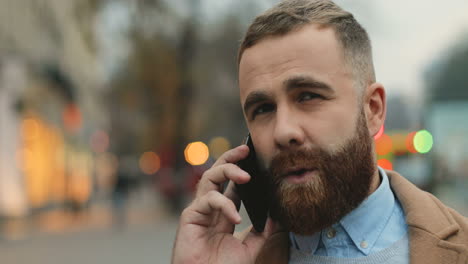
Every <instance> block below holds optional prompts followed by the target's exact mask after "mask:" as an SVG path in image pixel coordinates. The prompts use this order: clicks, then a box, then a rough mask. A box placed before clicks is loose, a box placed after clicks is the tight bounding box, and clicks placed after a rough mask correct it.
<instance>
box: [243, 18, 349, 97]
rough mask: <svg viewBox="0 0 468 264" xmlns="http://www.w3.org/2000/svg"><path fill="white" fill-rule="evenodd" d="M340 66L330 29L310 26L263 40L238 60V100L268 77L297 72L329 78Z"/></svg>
mask: <svg viewBox="0 0 468 264" xmlns="http://www.w3.org/2000/svg"><path fill="white" fill-rule="evenodd" d="M343 64H344V63H343V59H342V56H341V51H340V47H339V45H338V42H337V40H336V36H335V33H334V30H333V29H331V28H330V27H322V26H320V25H316V24H310V25H307V26H304V27H302V28H300V29H298V30H296V31H293V32H290V33H288V34H286V35H283V36H272V37H267V38H265V39H263V40H261V41H259V42H258V43H256V44H255V45H254V46H252V47H250V48H247V49H246V50H245V51H244V53H243V55H242V57H241V60H240V63H239V87H240V94H241V98H245V96H246V94H245V93H246V92H247V91H246V90H247V89H249V90H250V89H252V87H256V86H257V84H258V83H262V84H263V85H264V84H268V82H270V81H271V80H270V78H271V76H278V75H280V74H282V73H285V72H287V71H294V70H295V69H300V68H303V69H309V70H312V71H313V70H318V71H320V70H324V71H326V73H327V74H333V72H334V71H342V70H343V68H344V67H343ZM299 73H300V72H299ZM302 73H307V72H302ZM310 74H314V73H310Z"/></svg>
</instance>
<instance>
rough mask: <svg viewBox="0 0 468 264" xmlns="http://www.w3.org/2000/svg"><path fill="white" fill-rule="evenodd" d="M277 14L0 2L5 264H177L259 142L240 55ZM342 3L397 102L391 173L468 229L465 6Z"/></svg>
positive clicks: (262, 4) (151, 2)
mask: <svg viewBox="0 0 468 264" xmlns="http://www.w3.org/2000/svg"><path fill="white" fill-rule="evenodd" d="M275 2H278V1H277V0H276V1H275V0H261V1H260V0H237V1H233V0H66V1H64V0H0V262H1V263H8V264H10V263H12V264H22V263H47V264H55V263H72V264H73V263H103V264H105V263H112V264H119V263H132V262H135V263H168V262H169V260H170V254H171V252H170V251H171V247H172V242H173V239H174V236H175V231H176V226H177V221H178V220H177V219H178V215H179V213H180V211H181V210H182V208H184V207H185V206H186V205H187V203H188V202H189V201H190V200H191V199H192V195H193V191H194V189H195V185H196V183H197V180H198V179H199V177H200V176H201V175H202V173H203V172H204V171H205V170H206V169H207V168H209V167H210V166H211V164H212V163H213V162H214V161H215V160H216V159H217V158H218V157H219V156H220V155H221V154H222V153H223V152H224V151H226V150H228V149H230V148H231V147H233V146H237V145H238V144H240V143H241V142H242V139H243V138H244V137H245V135H246V133H247V129H246V127H245V125H244V120H243V115H242V111H241V108H240V104H239V98H238V88H237V63H236V56H237V54H236V53H237V47H238V44H239V40H240V39H241V37H242V34H243V32H244V31H245V29H246V27H247V25H248V24H249V23H250V22H251V20H252V19H253V17H254V16H255V15H256V14H258V13H259V12H261V11H262V10H264V9H265V8H267V7H268V6H271V5H272V4H273V3H275ZM336 2H337V3H338V4H340V5H341V6H343V7H344V8H345V9H348V10H350V11H351V12H353V13H354V14H355V16H356V17H357V19H358V20H359V21H360V22H361V23H362V24H363V26H364V27H365V28H366V29H367V30H368V32H369V35H370V37H371V40H372V42H373V47H374V61H375V68H376V72H377V79H378V81H379V82H381V83H383V84H384V86H385V87H386V89H387V94H388V98H387V99H388V113H387V120H386V123H385V128H384V129H382V131H381V132H382V133H380V134H379V135H378V136H377V137H376V139H375V140H376V148H377V153H378V159H379V165H380V166H382V167H384V168H388V169H395V170H396V171H398V172H400V173H401V174H403V175H404V176H405V177H407V178H408V179H409V180H410V181H412V182H413V183H415V184H417V185H418V186H420V187H421V188H423V189H425V190H427V191H429V192H432V193H434V194H435V195H436V196H437V197H439V198H440V199H441V200H443V201H444V202H445V203H447V204H448V205H450V206H451V207H453V208H455V209H456V210H458V211H460V212H461V213H463V214H464V215H468V192H467V191H466V190H467V189H468V72H467V71H468V70H467V69H468V16H467V15H466V14H467V13H468V2H466V1H465V0H448V1H443V2H441V1H436V0H430V1H427V0H413V1H404V0H395V1H385V0H372V1H370V0H337V1H336ZM245 220H246V221H247V219H245ZM247 224H248V223H244V225H247Z"/></svg>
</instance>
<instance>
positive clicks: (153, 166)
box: [139, 151, 161, 175]
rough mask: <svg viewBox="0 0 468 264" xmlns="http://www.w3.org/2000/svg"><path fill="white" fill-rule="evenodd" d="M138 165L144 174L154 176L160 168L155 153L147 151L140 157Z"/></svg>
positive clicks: (158, 159)
mask: <svg viewBox="0 0 468 264" xmlns="http://www.w3.org/2000/svg"><path fill="white" fill-rule="evenodd" d="M139 165H140V169H141V171H142V172H143V173H144V174H147V175H151V174H155V173H156V172H158V171H159V169H160V168H161V159H160V158H159V156H158V155H157V154H156V153H154V152H152V151H148V152H145V153H143V154H142V155H141V157H140V161H139Z"/></svg>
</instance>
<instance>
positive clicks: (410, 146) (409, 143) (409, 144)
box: [405, 131, 418, 153]
mask: <svg viewBox="0 0 468 264" xmlns="http://www.w3.org/2000/svg"><path fill="white" fill-rule="evenodd" d="M415 135H416V131H414V132H411V133H409V134H408V135H407V136H406V140H405V143H406V149H407V150H408V151H409V152H410V153H418V151H417V150H416V149H415V148H414V136H415Z"/></svg>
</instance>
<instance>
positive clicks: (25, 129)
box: [21, 118, 41, 140]
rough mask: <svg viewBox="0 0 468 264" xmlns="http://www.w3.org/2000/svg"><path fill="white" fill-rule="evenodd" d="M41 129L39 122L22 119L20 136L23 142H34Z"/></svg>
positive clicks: (31, 119) (32, 119)
mask: <svg viewBox="0 0 468 264" xmlns="http://www.w3.org/2000/svg"><path fill="white" fill-rule="evenodd" d="M40 129H41V127H40V124H39V121H38V120H36V119H34V118H27V119H24V120H23V122H22V124H21V134H22V135H23V139H25V140H35V139H36V138H37V137H38V136H39V133H40V132H41V131H40Z"/></svg>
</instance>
